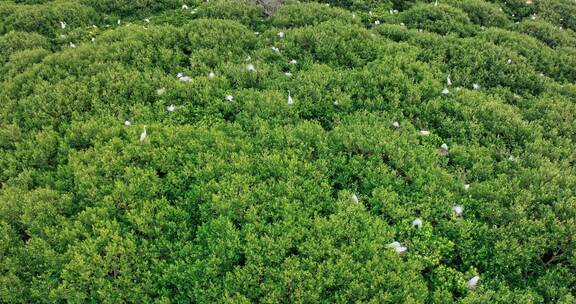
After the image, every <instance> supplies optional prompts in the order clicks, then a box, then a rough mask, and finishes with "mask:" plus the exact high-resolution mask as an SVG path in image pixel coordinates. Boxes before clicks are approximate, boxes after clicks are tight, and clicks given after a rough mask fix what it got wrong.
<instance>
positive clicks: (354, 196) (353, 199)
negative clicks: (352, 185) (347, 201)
mask: <svg viewBox="0 0 576 304" xmlns="http://www.w3.org/2000/svg"><path fill="white" fill-rule="evenodd" d="M352 201H353V202H355V203H357V202H358V196H356V194H352Z"/></svg>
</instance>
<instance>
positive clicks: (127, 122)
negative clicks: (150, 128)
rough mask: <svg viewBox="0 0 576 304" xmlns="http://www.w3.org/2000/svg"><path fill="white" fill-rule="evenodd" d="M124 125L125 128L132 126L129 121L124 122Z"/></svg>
mask: <svg viewBox="0 0 576 304" xmlns="http://www.w3.org/2000/svg"><path fill="white" fill-rule="evenodd" d="M124 125H125V126H131V125H132V122H131V121H129V120H126V121H124Z"/></svg>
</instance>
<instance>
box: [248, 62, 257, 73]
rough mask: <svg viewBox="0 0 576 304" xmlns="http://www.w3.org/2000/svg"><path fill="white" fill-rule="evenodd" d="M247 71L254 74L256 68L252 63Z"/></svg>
mask: <svg viewBox="0 0 576 304" xmlns="http://www.w3.org/2000/svg"><path fill="white" fill-rule="evenodd" d="M246 69H247V70H248V72H254V71H256V68H255V67H254V65H253V64H251V63H249V64H248V65H247V66H246Z"/></svg>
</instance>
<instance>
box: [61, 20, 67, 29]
mask: <svg viewBox="0 0 576 304" xmlns="http://www.w3.org/2000/svg"><path fill="white" fill-rule="evenodd" d="M60 27H61V28H62V29H65V28H66V22H64V21H60Z"/></svg>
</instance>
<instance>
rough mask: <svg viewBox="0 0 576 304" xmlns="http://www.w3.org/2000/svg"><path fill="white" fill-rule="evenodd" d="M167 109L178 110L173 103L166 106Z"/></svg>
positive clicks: (170, 110) (169, 110)
mask: <svg viewBox="0 0 576 304" xmlns="http://www.w3.org/2000/svg"><path fill="white" fill-rule="evenodd" d="M166 110H168V112H174V111H176V106H175V105H173V104H171V105H169V106H167V107H166Z"/></svg>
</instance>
